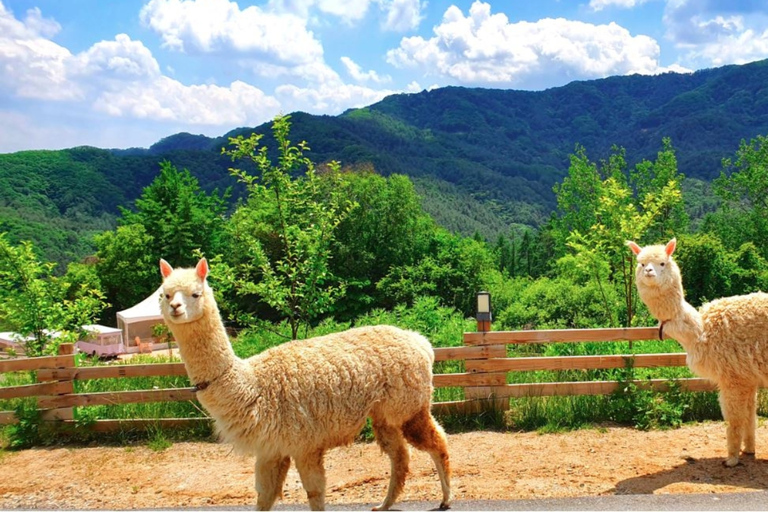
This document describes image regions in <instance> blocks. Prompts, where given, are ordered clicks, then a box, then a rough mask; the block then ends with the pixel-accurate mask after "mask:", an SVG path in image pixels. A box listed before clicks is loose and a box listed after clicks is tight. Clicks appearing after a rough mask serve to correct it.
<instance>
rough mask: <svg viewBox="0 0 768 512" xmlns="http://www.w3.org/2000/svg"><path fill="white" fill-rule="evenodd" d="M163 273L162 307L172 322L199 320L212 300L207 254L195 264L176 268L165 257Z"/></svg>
mask: <svg viewBox="0 0 768 512" xmlns="http://www.w3.org/2000/svg"><path fill="white" fill-rule="evenodd" d="M160 273H161V274H162V276H163V293H162V295H161V297H160V309H161V310H162V312H163V317H165V321H166V322H167V323H168V325H173V324H186V323H189V322H194V321H196V320H199V319H200V318H201V317H202V316H203V314H204V313H205V303H206V301H207V300H212V298H211V295H210V293H206V291H208V284H207V282H206V280H205V278H206V277H207V276H208V262H207V261H206V260H205V258H203V259H201V260H200V261H199V262H198V263H197V266H196V267H195V268H181V269H176V270H174V269H173V267H171V265H170V264H169V263H168V262H167V261H165V260H163V259H161V260H160Z"/></svg>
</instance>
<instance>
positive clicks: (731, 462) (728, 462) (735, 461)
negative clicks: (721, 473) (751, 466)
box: [723, 457, 741, 468]
mask: <svg viewBox="0 0 768 512" xmlns="http://www.w3.org/2000/svg"><path fill="white" fill-rule="evenodd" d="M739 465H741V462H739V458H738V457H731V458H729V459H725V460H724V461H723V466H725V467H727V468H733V467H736V466H739Z"/></svg>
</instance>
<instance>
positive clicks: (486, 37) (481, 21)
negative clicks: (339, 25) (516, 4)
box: [387, 1, 664, 88]
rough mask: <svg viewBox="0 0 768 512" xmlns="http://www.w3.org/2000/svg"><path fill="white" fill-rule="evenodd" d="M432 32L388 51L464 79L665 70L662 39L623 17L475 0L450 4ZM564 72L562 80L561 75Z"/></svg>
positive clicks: (536, 80) (393, 59) (498, 82)
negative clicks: (576, 16)
mask: <svg viewBox="0 0 768 512" xmlns="http://www.w3.org/2000/svg"><path fill="white" fill-rule="evenodd" d="M434 33H435V36H434V37H432V38H430V39H424V38H422V37H419V36H416V37H406V38H403V39H402V40H401V42H400V46H399V47H398V48H396V49H393V50H390V51H389V52H388V53H387V61H388V62H389V63H390V64H393V65H394V66H397V67H400V68H418V69H421V70H423V71H424V72H425V73H426V74H428V75H433V76H438V77H444V78H449V79H451V80H453V81H454V82H456V83H459V84H475V85H495V86H519V87H533V88H535V87H540V86H542V85H545V84H552V83H557V82H561V81H565V80H573V79H587V78H599V77H605V76H609V75H615V74H617V75H624V74H631V73H643V74H650V73H659V72H661V71H664V69H662V68H660V67H659V62H658V58H659V51H660V50H659V45H658V44H657V43H656V41H655V40H654V39H652V38H650V37H647V36H644V35H638V36H632V35H631V34H630V33H629V31H628V30H627V29H625V28H623V27H621V26H619V25H617V24H616V23H610V24H608V25H593V24H589V23H583V22H580V21H570V20H565V19H562V18H558V19H551V18H545V19H541V20H539V21H537V22H535V23H530V22H525V21H522V22H517V23H510V22H509V19H508V18H507V17H506V16H505V15H504V14H491V7H490V5H489V4H487V3H483V2H480V1H476V2H474V3H473V4H472V6H471V7H470V10H469V15H468V16H465V15H464V13H463V12H462V11H461V10H460V9H459V8H458V7H456V6H451V7H450V8H448V9H447V10H446V11H445V14H444V15H443V20H442V23H441V24H440V25H439V26H437V27H435V28H434ZM558 79H559V80H558Z"/></svg>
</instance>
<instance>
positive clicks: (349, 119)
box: [0, 61, 768, 262]
mask: <svg viewBox="0 0 768 512" xmlns="http://www.w3.org/2000/svg"><path fill="white" fill-rule="evenodd" d="M766 84H768V61H760V62H755V63H751V64H747V65H742V66H726V67H722V68H716V69H710V70H704V71H699V72H696V73H692V74H676V73H669V74H664V75H659V76H639V75H635V76H623V77H611V78H606V79H602V80H591V81H583V82H573V83H571V84H569V85H566V86H564V87H558V88H553V89H548V90H545V91H538V92H527V91H514V90H496V89H493V90H489V89H467V88H460V87H447V88H441V89H435V90H432V91H424V92H421V93H418V94H400V95H394V96H390V97H388V98H385V99H384V100H383V101H381V102H379V103H376V104H374V105H371V106H368V107H365V108H361V109H353V110H349V111H347V112H345V113H343V114H341V115H339V116H313V115H309V114H304V113H294V114H292V116H291V123H292V127H291V139H292V140H293V141H299V140H306V141H307V142H308V144H309V146H310V148H311V151H310V152H309V153H308V156H310V158H312V159H313V160H314V161H315V162H318V163H322V162H326V161H328V160H332V159H334V160H338V161H340V162H341V163H342V165H343V166H356V165H361V164H365V165H367V166H373V168H374V169H375V170H376V171H377V172H379V173H381V174H384V175H389V174H392V173H400V174H406V175H409V176H411V177H412V178H415V182H416V184H417V187H418V190H419V191H420V193H421V194H422V195H423V196H424V197H425V201H424V203H425V208H426V209H427V210H428V211H429V213H431V214H432V215H433V216H434V217H435V219H436V220H437V221H438V223H442V224H444V225H446V226H447V227H449V228H450V229H452V230H456V231H459V232H463V233H467V234H471V233H472V232H475V231H480V232H481V233H482V234H484V235H485V236H488V237H491V236H493V234H494V233H497V232H499V231H504V230H506V229H508V226H509V225H511V224H513V223H522V224H529V225H537V224H539V223H541V222H542V221H543V220H545V219H546V218H547V217H548V216H549V214H550V213H551V212H552V211H553V209H554V207H555V204H554V194H553V192H552V186H553V185H554V184H555V183H557V182H559V181H560V180H562V178H563V177H564V176H565V175H566V174H567V170H568V165H569V155H571V154H572V153H573V152H574V148H575V145H576V144H581V145H582V146H584V147H585V149H586V151H587V154H588V155H589V156H590V158H592V159H595V160H599V159H602V158H607V157H608V155H609V153H610V148H611V146H613V145H617V146H622V147H624V148H625V149H626V152H627V153H626V154H627V160H628V162H629V163H630V164H633V163H635V162H637V161H639V160H642V159H646V158H647V159H651V158H653V157H654V156H655V154H656V152H657V151H659V150H660V149H661V144H662V138H663V137H670V138H671V140H672V145H673V147H674V148H675V150H676V151H677V157H678V162H679V170H680V172H682V173H683V174H685V175H686V176H687V177H689V178H698V179H702V180H706V181H709V180H711V179H712V178H714V177H716V176H717V175H719V173H720V170H721V159H722V158H724V157H729V156H732V155H733V154H734V152H735V151H736V149H737V148H738V145H739V141H740V140H742V139H749V138H752V137H754V136H756V135H758V134H768V85H766ZM270 124H271V123H265V124H263V125H261V126H258V127H256V128H239V129H236V130H233V131H232V132H230V133H228V134H226V135H224V136H222V137H220V138H208V137H205V136H202V135H191V134H187V133H182V134H176V135H172V136H170V137H167V138H164V139H162V140H160V141H158V142H157V143H156V144H154V145H153V146H151V147H149V148H146V149H142V148H132V149H123V150H102V149H95V148H74V149H68V150H62V151H25V152H20V153H14V154H5V155H0V211H1V212H2V214H1V215H0V232H3V231H7V232H9V235H10V237H11V239H13V240H23V239H30V240H32V241H33V242H34V243H35V244H36V245H37V246H39V247H40V248H41V250H42V251H43V252H44V253H45V256H46V257H47V258H48V259H50V260H54V261H60V262H64V261H68V260H71V259H72V258H74V257H78V256H82V255H84V254H86V253H87V252H88V243H87V236H89V235H90V234H91V233H93V232H97V231H100V230H102V229H105V228H107V227H109V225H110V223H113V222H114V216H115V215H116V214H117V212H118V210H117V207H118V205H123V206H130V204H131V201H133V200H134V199H135V198H136V197H138V196H139V194H140V192H141V190H142V187H144V186H146V185H148V184H149V183H150V182H151V180H152V179H153V178H154V177H155V176H156V175H157V173H158V170H159V165H158V163H159V162H160V161H161V160H165V159H167V160H170V161H171V162H172V163H173V164H174V165H175V166H177V167H178V168H188V169H189V170H190V171H191V172H192V174H193V175H194V176H196V177H197V178H198V179H199V180H200V183H201V185H202V187H203V188H204V189H205V190H209V191H210V190H212V189H214V188H217V187H218V188H223V187H226V186H230V185H233V184H234V180H233V179H232V178H231V177H230V176H229V174H228V172H227V168H228V167H229V166H230V165H231V162H229V160H228V159H227V158H226V157H224V156H222V155H221V148H222V146H224V145H226V143H227V140H228V137H230V136H235V135H238V134H244V135H247V134H249V133H251V132H252V131H257V132H260V133H264V134H265V139H264V142H265V143H266V144H267V145H269V144H270V142H271V141H270V138H269V137H270V129H269V127H270ZM237 196H238V193H237V189H236V190H235V194H234V197H237Z"/></svg>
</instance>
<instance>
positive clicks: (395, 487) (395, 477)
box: [373, 421, 410, 510]
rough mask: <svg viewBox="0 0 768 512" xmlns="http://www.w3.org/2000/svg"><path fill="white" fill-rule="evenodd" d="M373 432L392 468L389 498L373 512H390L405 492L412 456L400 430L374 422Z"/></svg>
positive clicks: (388, 491)
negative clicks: (377, 511)
mask: <svg viewBox="0 0 768 512" xmlns="http://www.w3.org/2000/svg"><path fill="white" fill-rule="evenodd" d="M373 432H374V434H375V435H376V442H377V443H378V444H379V446H380V447H381V450H382V451H383V452H384V453H386V454H387V455H388V456H389V460H390V468H391V469H390V473H389V488H388V489H387V496H386V497H385V498H384V501H383V502H382V503H381V505H379V506H378V507H374V508H373V510H389V509H390V507H392V505H394V503H395V501H396V500H397V497H398V496H399V495H400V493H402V492H403V487H405V478H406V476H408V464H409V462H410V454H409V453H408V446H407V445H406V444H405V438H404V437H403V434H402V432H401V431H400V429H399V428H396V427H393V426H391V425H387V424H385V423H378V422H375V421H374V423H373Z"/></svg>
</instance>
